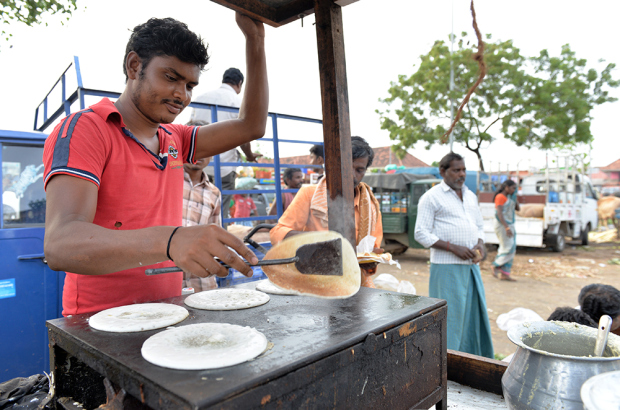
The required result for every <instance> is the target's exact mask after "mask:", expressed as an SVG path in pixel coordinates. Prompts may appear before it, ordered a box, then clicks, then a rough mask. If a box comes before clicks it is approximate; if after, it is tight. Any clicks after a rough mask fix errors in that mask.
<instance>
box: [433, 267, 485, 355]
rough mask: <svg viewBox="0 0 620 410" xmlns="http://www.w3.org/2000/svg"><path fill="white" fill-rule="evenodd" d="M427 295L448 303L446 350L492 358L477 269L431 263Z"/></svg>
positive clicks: (483, 300) (482, 294) (482, 287)
mask: <svg viewBox="0 0 620 410" xmlns="http://www.w3.org/2000/svg"><path fill="white" fill-rule="evenodd" d="M428 293H429V296H430V297H432V298H437V299H445V300H446V301H447V302H448V329H447V332H448V349H452V350H458V351H459V352H466V353H471V354H475V355H478V356H485V357H489V358H493V340H492V338H491V325H490V323H489V316H488V314H487V302H486V298H485V296H484V285H483V283H482V277H481V276H480V267H479V266H478V265H458V264H436V263H431V277H430V281H429V286H428Z"/></svg>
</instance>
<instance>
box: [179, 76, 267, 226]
mask: <svg viewBox="0 0 620 410" xmlns="http://www.w3.org/2000/svg"><path fill="white" fill-rule="evenodd" d="M241 87H243V74H242V73H241V71H240V70H239V69H237V68H229V69H228V70H226V71H225V72H224V77H223V78H222V85H221V86H220V88H217V89H215V90H212V91H209V92H207V93H205V94H202V95H200V96H198V97H197V98H196V99H195V100H194V101H195V102H201V103H206V104H215V105H223V106H227V107H236V108H238V107H240V106H241V97H240V96H239V93H241ZM237 117H238V114H237V113H236V112H228V111H220V110H218V111H217V121H218V122H220V121H225V120H231V119H235V118H237ZM195 121H206V122H208V123H210V122H211V110H208V109H201V108H198V109H194V110H193V111H192V115H191V117H190V122H195ZM241 149H242V150H243V153H244V154H245V158H246V161H248V162H256V159H257V158H259V157H261V156H262V155H261V154H255V153H253V152H252V147H251V146H250V143H249V142H248V143H246V144H243V145H241ZM240 160H241V156H240V155H239V151H237V149H236V148H235V149H231V150H229V151H226V152H224V153H222V154H220V161H221V162H238V161H240ZM235 168H236V167H233V166H230V167H229V166H223V167H220V173H221V176H222V191H227V190H234V189H235V179H236V178H237V174H236V173H235ZM205 171H206V173H207V175H209V176H210V177H211V180H213V176H214V174H215V173H214V171H213V165H210V166H208V167H206V168H205ZM231 199H232V195H223V196H222V218H228V217H229V215H228V210H229V209H230V200H231ZM226 225H227V224H224V226H226Z"/></svg>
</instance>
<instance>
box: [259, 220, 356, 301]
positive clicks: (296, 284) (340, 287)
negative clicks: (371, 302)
mask: <svg viewBox="0 0 620 410" xmlns="http://www.w3.org/2000/svg"><path fill="white" fill-rule="evenodd" d="M337 238H342V270H343V275H342V276H333V275H307V274H302V273H300V272H299V271H298V270H297V269H296V268H295V264H292V263H291V264H287V265H271V266H263V267H262V268H263V271H264V272H265V273H266V274H267V276H268V277H269V280H270V281H271V282H273V283H274V284H275V285H276V286H279V287H281V288H283V289H288V290H292V291H296V292H299V294H301V295H310V296H316V297H322V298H328V299H344V298H348V297H349V296H353V295H354V294H356V293H357V291H358V290H359V288H360V284H361V274H360V267H359V264H358V262H357V256H356V254H355V250H354V249H353V246H351V244H350V243H349V241H347V240H346V239H344V238H343V237H342V235H340V234H339V233H337V232H332V231H321V232H306V233H301V234H298V235H295V236H292V237H290V238H288V239H285V240H283V241H282V242H280V243H279V244H277V245H276V246H274V247H273V248H271V249H270V250H269V252H267V255H265V258H264V259H263V260H271V259H285V258H292V257H294V256H295V255H296V253H297V249H298V248H299V247H300V246H302V245H307V244H310V243H315V242H323V241H329V240H332V239H337Z"/></svg>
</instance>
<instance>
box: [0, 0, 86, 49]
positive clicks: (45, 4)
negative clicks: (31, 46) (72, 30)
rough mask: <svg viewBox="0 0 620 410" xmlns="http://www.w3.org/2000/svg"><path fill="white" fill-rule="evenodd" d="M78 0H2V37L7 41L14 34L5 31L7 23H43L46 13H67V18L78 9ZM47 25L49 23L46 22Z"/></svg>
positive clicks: (0, 19) (0, 12) (0, 14)
mask: <svg viewBox="0 0 620 410" xmlns="http://www.w3.org/2000/svg"><path fill="white" fill-rule="evenodd" d="M76 1H77V0H60V1H59V0H1V1H0V5H1V6H2V7H1V8H0V24H1V25H2V37H4V38H5V39H6V40H7V41H8V40H10V38H11V37H12V36H13V35H12V34H10V33H7V32H6V31H5V27H6V25H9V24H13V23H24V24H26V25H28V26H31V27H32V26H33V25H35V24H41V23H42V22H43V17H44V16H45V15H52V14H60V15H65V16H66V18H67V20H69V17H70V16H71V13H72V12H73V11H75V10H76V8H77V6H76ZM46 25H47V23H46Z"/></svg>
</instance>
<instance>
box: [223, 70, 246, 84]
mask: <svg viewBox="0 0 620 410" xmlns="http://www.w3.org/2000/svg"><path fill="white" fill-rule="evenodd" d="M242 82H243V74H242V73H241V71H240V70H239V69H238V68H229V69H228V70H226V71H224V77H223V78H222V83H224V84H232V85H239V84H241V83H242Z"/></svg>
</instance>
